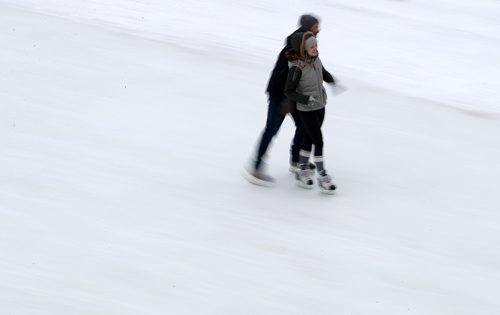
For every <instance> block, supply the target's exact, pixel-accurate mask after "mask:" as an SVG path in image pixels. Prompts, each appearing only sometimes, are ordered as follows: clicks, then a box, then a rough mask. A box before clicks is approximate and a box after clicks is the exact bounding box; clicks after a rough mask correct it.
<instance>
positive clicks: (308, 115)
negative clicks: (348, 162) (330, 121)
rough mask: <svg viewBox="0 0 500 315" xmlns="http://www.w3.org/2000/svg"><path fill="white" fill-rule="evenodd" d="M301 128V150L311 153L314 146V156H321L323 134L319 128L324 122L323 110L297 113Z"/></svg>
mask: <svg viewBox="0 0 500 315" xmlns="http://www.w3.org/2000/svg"><path fill="white" fill-rule="evenodd" d="M297 113H298V116H299V119H300V121H301V122H302V128H303V129H304V131H305V132H304V138H303V141H302V150H304V151H307V152H311V149H312V145H313V144H314V156H323V133H322V132H321V126H322V125H323V121H324V120H325V108H324V107H323V108H322V109H319V110H314V111H310V112H302V111H297Z"/></svg>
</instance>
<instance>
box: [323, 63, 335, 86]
mask: <svg viewBox="0 0 500 315" xmlns="http://www.w3.org/2000/svg"><path fill="white" fill-rule="evenodd" d="M323 81H325V82H326V83H333V84H335V79H334V78H333V75H331V73H330V72H328V70H326V69H325V67H323Z"/></svg>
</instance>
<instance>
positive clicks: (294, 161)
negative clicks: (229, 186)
mask: <svg viewBox="0 0 500 315" xmlns="http://www.w3.org/2000/svg"><path fill="white" fill-rule="evenodd" d="M299 25H300V26H299V28H298V29H297V30H296V31H294V32H293V33H292V34H290V35H289V36H288V37H287V38H286V42H285V47H284V48H283V49H282V50H281V52H280V53H279V55H278V58H277V60H276V64H275V66H274V69H273V71H272V72H271V77H270V78H269V83H268V85H267V88H266V92H267V94H268V97H269V99H268V102H269V106H268V111H267V120H266V126H265V128H264V131H263V132H262V137H261V138H260V141H259V145H258V147H257V153H256V157H255V161H254V164H253V169H252V170H251V173H252V174H251V175H252V176H253V177H255V178H257V179H258V180H260V181H264V182H268V183H272V182H274V178H272V177H271V176H269V175H267V174H266V173H265V172H264V170H263V167H262V159H263V157H264V155H265V154H266V151H267V149H268V147H269V144H270V143H271V141H272V139H273V138H274V136H275V135H276V133H277V132H278V130H279V129H280V127H281V125H282V123H283V120H284V119H285V116H286V114H287V113H288V112H289V113H290V114H291V116H292V117H293V120H294V121H295V127H296V129H295V136H294V137H293V141H292V144H291V148H290V170H291V171H296V169H297V166H298V162H299V153H300V148H301V144H302V139H303V138H304V130H303V128H302V126H301V122H300V119H299V118H298V116H297V114H296V112H295V110H294V109H295V104H294V103H292V102H291V101H290V100H288V99H287V98H286V96H285V94H284V90H285V83H286V79H287V76H288V70H289V68H288V59H287V56H286V52H287V51H289V50H290V49H291V48H292V45H291V42H290V38H291V37H292V35H293V34H295V33H298V32H305V31H310V32H312V33H313V34H314V35H316V34H318V32H319V20H318V18H316V17H314V16H312V15H309V14H304V15H302V16H301V17H300V19H299Z"/></svg>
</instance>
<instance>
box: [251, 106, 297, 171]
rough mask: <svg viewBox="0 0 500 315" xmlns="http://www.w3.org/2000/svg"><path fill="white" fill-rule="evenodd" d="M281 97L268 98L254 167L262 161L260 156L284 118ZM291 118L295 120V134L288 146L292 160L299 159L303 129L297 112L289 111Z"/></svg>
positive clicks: (262, 155) (264, 152)
mask: <svg viewBox="0 0 500 315" xmlns="http://www.w3.org/2000/svg"><path fill="white" fill-rule="evenodd" d="M281 102H282V99H279V98H269V107H268V109H267V120H266V127H265V128H264V131H263V132H262V137H261V139H260V142H259V147H258V149H257V157H256V159H255V168H256V169H257V168H259V167H260V165H261V163H262V158H263V157H264V155H265V154H266V151H267V149H268V147H269V144H271V141H272V140H273V138H274V136H275V135H276V134H277V133H278V131H279V130H280V127H281V125H282V124H283V121H284V120H285V117H286V114H283V113H282V108H281ZM291 115H292V117H293V120H294V122H295V127H296V128H295V135H294V137H293V141H292V145H291V147H290V160H291V161H292V162H298V161H299V152H300V149H301V147H302V140H303V138H304V130H303V128H302V123H301V120H300V119H299V117H298V112H297V111H293V112H292V113H291Z"/></svg>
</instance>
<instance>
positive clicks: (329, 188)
mask: <svg viewBox="0 0 500 315" xmlns="http://www.w3.org/2000/svg"><path fill="white" fill-rule="evenodd" d="M318 185H319V187H320V189H321V192H322V193H324V194H330V195H331V194H334V193H335V189H336V187H335V185H334V184H333V183H332V178H331V177H330V176H329V175H328V174H326V171H325V170H322V171H321V172H320V173H319V174H318Z"/></svg>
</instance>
